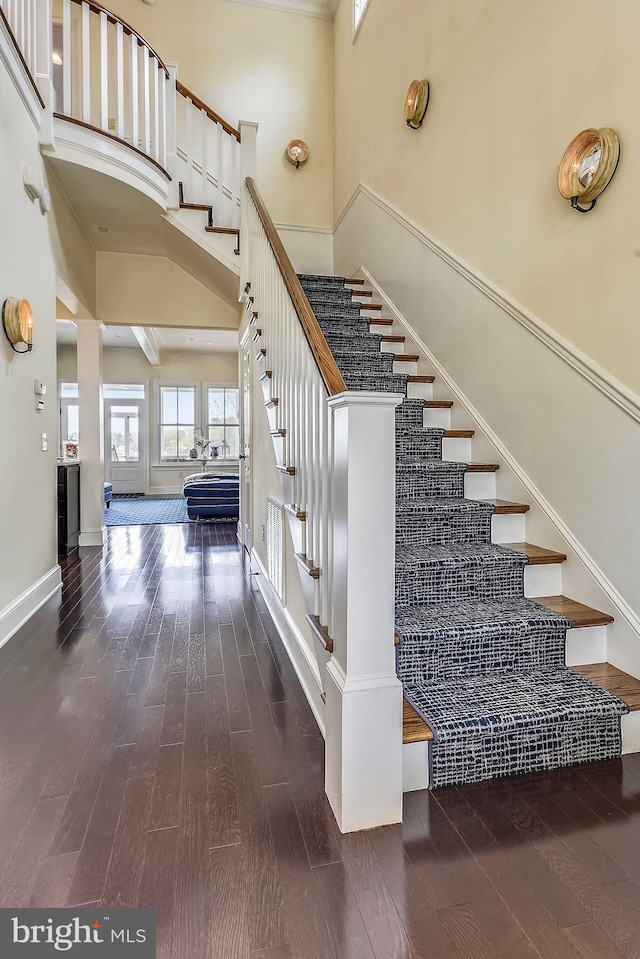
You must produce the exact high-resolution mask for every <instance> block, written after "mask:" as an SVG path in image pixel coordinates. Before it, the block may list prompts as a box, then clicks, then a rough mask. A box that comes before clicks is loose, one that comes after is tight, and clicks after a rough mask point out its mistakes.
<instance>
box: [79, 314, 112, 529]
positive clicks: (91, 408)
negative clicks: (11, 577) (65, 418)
mask: <svg viewBox="0 0 640 959" xmlns="http://www.w3.org/2000/svg"><path fill="white" fill-rule="evenodd" d="M76 325H77V327H78V342H77V363H78V404H79V412H80V442H79V453H80V461H81V462H80V546H103V545H104V543H105V542H106V540H107V528H106V526H105V523H104V406H103V402H102V330H103V326H102V323H100V322H99V321H98V320H77V321H76Z"/></svg>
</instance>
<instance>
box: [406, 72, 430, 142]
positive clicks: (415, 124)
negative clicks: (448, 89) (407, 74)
mask: <svg viewBox="0 0 640 959" xmlns="http://www.w3.org/2000/svg"><path fill="white" fill-rule="evenodd" d="M428 106H429V81H428V80H414V81H413V82H412V84H411V86H410V87H409V89H408V90H407V96H406V97H405V101H404V118H405V120H406V121H407V126H408V127H410V128H411V129H412V130H419V129H420V127H421V126H422V121H423V120H424V117H425V114H426V112H427V107H428Z"/></svg>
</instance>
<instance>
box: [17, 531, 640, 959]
mask: <svg viewBox="0 0 640 959" xmlns="http://www.w3.org/2000/svg"><path fill="white" fill-rule="evenodd" d="M363 748H375V743H371V744H367V743H363ZM639 813H640V757H638V756H632V757H626V758H624V759H623V760H621V761H615V762H610V763H600V764H595V765H590V766H583V767H574V768H572V769H568V770H561V771H558V772H553V773H546V774H541V775H536V776H530V777H521V778H517V779H511V780H500V781H496V782H492V783H488V784H481V785H477V786H471V787H466V788H463V789H453V788H448V789H443V790H440V791H437V792H435V793H432V794H430V793H427V792H423V793H412V794H409V795H407V796H406V801H405V819H404V823H403V825H402V826H393V827H387V828H385V829H378V830H374V831H371V832H367V833H359V834H355V835H350V836H341V835H340V833H339V832H338V830H337V827H336V825H335V822H334V820H333V817H332V814H331V812H330V810H329V807H328V804H327V802H326V799H325V797H324V794H323V741H322V737H321V735H320V733H319V731H318V728H317V726H316V724H315V722H314V719H313V716H312V714H311V712H310V710H309V708H308V706H307V703H306V701H305V698H304V696H303V694H302V691H301V689H300V687H299V684H298V682H297V679H296V676H295V673H294V671H293V668H292V667H291V665H290V663H289V660H288V658H287V656H286V654H285V652H284V649H283V647H282V645H281V643H280V641H279V638H278V636H277V634H276V631H275V629H274V626H273V623H272V622H271V619H270V617H269V615H268V613H267V612H266V610H265V606H264V603H263V601H262V599H261V596H260V593H259V592H258V591H257V590H256V588H255V581H254V580H253V579H247V578H246V577H245V575H244V572H243V570H242V568H241V563H240V554H239V551H238V548H237V546H236V542H235V536H234V529H233V528H232V527H225V526H222V525H218V526H204V527H197V526H195V525H192V526H165V527H153V526H147V527H131V528H122V527H120V528H113V529H112V530H111V531H110V538H109V544H108V547H107V548H106V549H105V551H104V553H99V554H98V553H96V554H94V555H91V556H89V557H84V558H83V559H82V560H81V561H79V560H70V561H68V562H67V563H66V565H65V569H64V590H63V594H62V600H61V602H60V600H59V599H56V600H53V601H51V602H50V603H49V604H48V605H47V606H46V607H44V608H43V609H42V610H40V612H39V613H38V614H37V615H36V616H35V617H34V618H33V619H32V620H31V622H30V623H29V624H28V625H27V626H25V627H24V628H23V629H22V630H21V631H20V633H19V634H17V635H16V636H15V637H14V638H13V639H12V640H11V641H10V642H9V643H8V644H7V645H6V646H5V647H4V648H3V649H2V650H0V905H2V906H8V905H11V906H24V905H33V906H49V907H53V906H62V905H81V904H98V903H101V904H104V905H105V906H135V905H138V906H154V907H155V908H156V910H157V917H158V956H159V957H161V959H248V957H250V956H254V957H261V959H401V957H412V959H413V957H424V959H460V957H463V959H580V957H582V959H613V957H621V956H625V957H628V959H638V957H640V815H638V814H639ZM636 816H638V818H637V819H636Z"/></svg>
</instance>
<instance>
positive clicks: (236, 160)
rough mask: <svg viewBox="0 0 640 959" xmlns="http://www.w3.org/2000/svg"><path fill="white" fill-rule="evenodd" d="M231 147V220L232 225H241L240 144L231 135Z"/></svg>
mask: <svg viewBox="0 0 640 959" xmlns="http://www.w3.org/2000/svg"><path fill="white" fill-rule="evenodd" d="M229 140H230V144H229V145H230V147H231V184H230V188H231V220H230V221H229V222H230V225H231V226H233V227H238V226H239V225H240V209H239V207H238V172H239V167H240V144H239V143H238V141H237V140H236V138H235V137H229Z"/></svg>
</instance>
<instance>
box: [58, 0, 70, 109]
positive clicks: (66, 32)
mask: <svg viewBox="0 0 640 959" xmlns="http://www.w3.org/2000/svg"><path fill="white" fill-rule="evenodd" d="M58 109H60V106H59V105H58ZM62 112H63V114H64V115H65V117H70V116H72V113H71V0H62Z"/></svg>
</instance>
